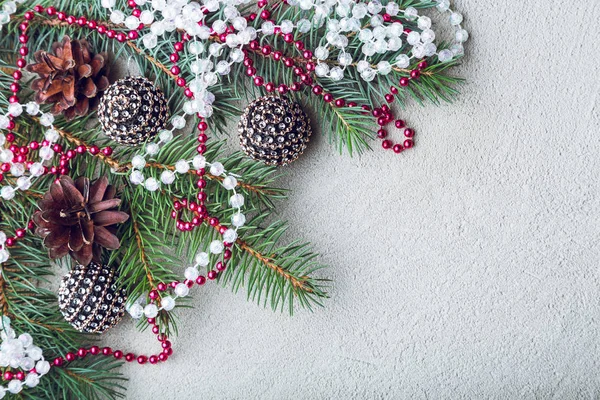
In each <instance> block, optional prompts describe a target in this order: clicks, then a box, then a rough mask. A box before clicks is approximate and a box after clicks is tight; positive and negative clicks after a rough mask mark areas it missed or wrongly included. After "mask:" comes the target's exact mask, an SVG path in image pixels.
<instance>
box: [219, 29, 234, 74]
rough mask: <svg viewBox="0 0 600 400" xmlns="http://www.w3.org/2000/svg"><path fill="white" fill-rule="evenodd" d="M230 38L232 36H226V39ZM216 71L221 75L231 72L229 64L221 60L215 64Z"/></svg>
mask: <svg viewBox="0 0 600 400" xmlns="http://www.w3.org/2000/svg"><path fill="white" fill-rule="evenodd" d="M231 36H233V35H229V36H227V38H229V37H231ZM232 47H233V46H232ZM216 71H217V72H218V73H219V74H221V75H227V74H229V72H230V71H231V67H230V66H229V63H228V62H227V61H225V60H221V61H219V62H218V63H217V67H216Z"/></svg>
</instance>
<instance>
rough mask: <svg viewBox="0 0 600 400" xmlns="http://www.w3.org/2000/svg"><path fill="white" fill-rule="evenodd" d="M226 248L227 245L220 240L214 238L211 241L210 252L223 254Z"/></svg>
mask: <svg viewBox="0 0 600 400" xmlns="http://www.w3.org/2000/svg"><path fill="white" fill-rule="evenodd" d="M224 248H225V245H224V244H223V242H221V241H220V240H213V241H212V242H210V246H209V249H210V252H211V253H213V254H221V253H222V252H223V249H224Z"/></svg>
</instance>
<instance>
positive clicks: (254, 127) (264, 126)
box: [238, 96, 312, 165]
mask: <svg viewBox="0 0 600 400" xmlns="http://www.w3.org/2000/svg"><path fill="white" fill-rule="evenodd" d="M238 131H239V135H240V144H241V146H242V149H243V150H244V152H245V153H246V154H247V155H249V156H250V157H252V158H253V159H255V160H259V161H262V162H264V163H265V164H267V165H286V164H289V163H291V162H292V161H294V160H296V159H297V158H298V157H299V156H300V154H302V153H303V152H304V150H305V149H306V144H307V143H308V141H309V139H310V135H311V133H312V130H311V127H310V120H309V119H308V116H307V115H306V113H305V112H304V111H302V108H301V107H300V105H299V104H298V103H295V102H293V101H291V100H289V99H288V98H287V97H283V96H282V97H279V96H265V97H261V98H260V99H257V100H254V101H253V102H252V103H250V105H249V106H248V107H247V108H246V110H245V111H244V114H243V115H242V117H241V119H240V122H239V124H238Z"/></svg>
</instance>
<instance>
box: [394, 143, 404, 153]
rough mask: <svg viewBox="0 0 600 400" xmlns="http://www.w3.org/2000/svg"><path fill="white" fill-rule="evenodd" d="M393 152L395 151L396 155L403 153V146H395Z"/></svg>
mask: <svg viewBox="0 0 600 400" xmlns="http://www.w3.org/2000/svg"><path fill="white" fill-rule="evenodd" d="M392 150H394V153H402V150H404V149H403V148H402V145H399V144H395V145H394V147H393V148H392Z"/></svg>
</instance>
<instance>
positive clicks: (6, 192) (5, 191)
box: [0, 186, 15, 200]
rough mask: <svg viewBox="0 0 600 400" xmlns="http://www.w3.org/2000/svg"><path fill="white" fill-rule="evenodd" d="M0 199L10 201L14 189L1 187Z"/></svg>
mask: <svg viewBox="0 0 600 400" xmlns="http://www.w3.org/2000/svg"><path fill="white" fill-rule="evenodd" d="M0 197H2V198H3V199H4V200H12V199H13V198H14V197H15V189H13V188H12V187H11V186H3V187H2V189H0Z"/></svg>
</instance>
